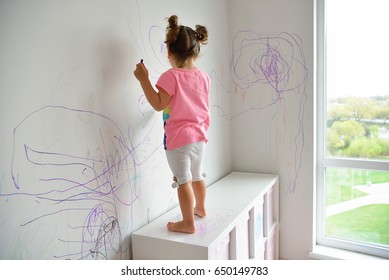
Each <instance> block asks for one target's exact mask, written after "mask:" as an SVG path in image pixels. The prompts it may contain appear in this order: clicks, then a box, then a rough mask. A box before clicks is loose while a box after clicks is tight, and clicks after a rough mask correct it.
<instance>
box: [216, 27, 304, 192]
mask: <svg viewBox="0 0 389 280" xmlns="http://www.w3.org/2000/svg"><path fill="white" fill-rule="evenodd" d="M230 71H231V75H232V80H233V83H234V84H235V85H236V86H237V87H238V88H239V89H241V90H245V89H248V88H251V87H253V86H254V85H258V84H263V85H269V86H270V87H271V89H272V92H273V94H274V96H273V98H272V99H270V100H268V101H267V103H263V102H262V103H261V105H260V106H256V105H252V106H251V107H249V108H246V109H244V110H242V111H240V112H238V113H235V115H234V116H232V117H231V118H230V120H233V119H234V118H237V117H239V116H241V115H243V114H245V113H247V112H249V111H253V110H262V109H265V108H268V107H270V106H273V105H276V104H278V103H280V102H281V101H282V100H283V99H284V98H285V95H286V94H294V95H295V96H296V98H299V111H298V115H297V121H298V131H297V132H296V134H295V136H294V151H293V153H294V164H293V167H292V168H293V170H292V171H291V173H292V174H293V175H292V176H293V178H292V180H291V183H290V184H289V186H288V193H293V192H294V190H295V188H296V181H297V177H298V174H299V171H300V168H301V163H302V152H303V148H304V112H305V103H306V100H307V94H306V86H307V76H308V69H307V66H306V62H305V57H304V52H303V48H302V40H301V38H300V37H299V36H298V35H296V34H291V33H287V32H281V33H276V34H261V33H257V32H255V31H252V30H243V31H239V32H237V33H236V34H235V36H234V37H233V40H232V55H231V63H230ZM257 94H261V92H259V91H258V92H257ZM219 110H222V109H220V108H219Z"/></svg>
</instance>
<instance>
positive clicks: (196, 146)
mask: <svg viewBox="0 0 389 280" xmlns="http://www.w3.org/2000/svg"><path fill="white" fill-rule="evenodd" d="M205 146H206V144H205V142H204V141H200V142H196V143H192V144H189V145H186V146H183V147H180V148H177V149H175V150H166V151H165V152H166V158H167V161H168V163H169V166H170V169H171V170H172V172H173V175H174V177H176V179H177V184H178V185H182V184H185V183H187V182H189V181H190V180H192V181H194V182H196V181H201V180H203V179H204V175H203V172H202V162H203V158H204V154H205Z"/></svg>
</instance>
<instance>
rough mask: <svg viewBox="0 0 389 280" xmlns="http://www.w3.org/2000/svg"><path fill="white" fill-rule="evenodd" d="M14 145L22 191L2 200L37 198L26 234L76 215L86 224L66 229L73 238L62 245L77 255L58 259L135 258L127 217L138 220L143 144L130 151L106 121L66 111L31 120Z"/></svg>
mask: <svg viewBox="0 0 389 280" xmlns="http://www.w3.org/2000/svg"><path fill="white" fill-rule="evenodd" d="M31 131H35V132H36V134H31ZM13 137H14V139H13V144H14V145H13V153H12V163H11V165H12V166H11V176H12V181H13V184H14V187H15V191H14V192H11V193H8V194H6V193H2V194H0V196H3V197H13V196H19V197H21V196H23V197H31V200H34V201H35V202H36V203H37V206H36V207H38V208H39V207H41V210H40V211H33V213H37V214H36V215H32V216H30V218H28V219H27V220H25V221H23V222H22V223H21V224H20V226H21V227H27V226H30V225H32V224H37V225H38V224H41V223H45V220H47V221H51V222H52V221H53V219H54V220H57V219H58V220H60V219H63V218H64V217H65V218H66V214H67V213H69V214H70V213H75V212H77V216H78V217H79V219H71V220H69V222H68V223H67V224H66V230H65V232H67V233H68V234H67V235H68V237H61V238H59V239H58V240H59V241H60V242H62V243H67V244H69V245H72V246H71V248H78V249H74V251H73V252H66V253H64V254H57V255H55V256H54V257H55V258H62V259H74V258H76V259H109V258H123V256H125V255H126V254H128V251H129V248H128V246H129V244H125V243H124V237H123V234H122V230H123V226H124V225H122V224H121V221H122V220H124V219H122V218H123V217H121V216H120V215H123V213H125V215H130V216H131V215H132V207H131V206H132V205H133V203H134V202H135V201H136V200H137V199H138V198H139V196H140V195H141V188H140V187H139V184H137V182H136V180H134V178H136V176H137V175H138V174H139V166H140V165H141V164H142V162H140V161H139V159H138V158H137V156H136V154H135V150H136V148H137V147H138V146H140V145H142V143H138V144H137V145H132V143H131V141H129V142H130V144H127V142H128V141H125V139H126V138H125V136H124V134H123V133H122V131H121V129H120V128H119V127H118V125H116V124H115V122H114V121H113V120H112V119H110V118H108V117H107V116H104V115H102V114H99V113H95V112H92V111H86V110H79V109H73V108H67V107H63V106H45V107H42V108H40V109H38V110H36V111H34V112H32V113H30V114H29V115H27V116H26V117H25V118H24V119H23V120H22V121H21V122H20V123H19V124H18V125H17V127H16V128H15V129H14V130H13ZM130 222H131V221H130ZM127 226H128V225H127ZM130 227H131V225H130ZM127 231H128V230H127ZM75 244H76V246H75V247H74V245H75ZM65 247H66V246H65Z"/></svg>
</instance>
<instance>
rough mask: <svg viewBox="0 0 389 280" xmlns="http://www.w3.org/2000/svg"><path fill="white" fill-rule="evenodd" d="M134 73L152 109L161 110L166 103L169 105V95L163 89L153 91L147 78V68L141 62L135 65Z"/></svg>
mask: <svg viewBox="0 0 389 280" xmlns="http://www.w3.org/2000/svg"><path fill="white" fill-rule="evenodd" d="M134 75H135V77H136V78H137V79H138V81H139V82H140V85H141V87H142V89H143V92H144V93H145V96H146V98H147V100H148V101H149V103H150V105H151V106H152V107H153V108H154V110H156V111H162V110H163V109H165V108H166V106H167V105H169V103H170V100H171V96H170V95H169V94H168V93H167V92H166V91H164V90H163V89H160V90H159V91H158V92H157V91H155V89H154V88H153V86H152V85H151V82H150V80H149V73H148V71H147V68H146V67H145V66H144V64H143V63H138V64H137V65H136V69H135V71H134Z"/></svg>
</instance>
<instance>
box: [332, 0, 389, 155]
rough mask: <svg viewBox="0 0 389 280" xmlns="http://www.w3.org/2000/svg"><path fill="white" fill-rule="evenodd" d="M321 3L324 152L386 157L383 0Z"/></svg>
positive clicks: (388, 59) (388, 126) (386, 22)
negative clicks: (323, 17)
mask: <svg viewBox="0 0 389 280" xmlns="http://www.w3.org/2000/svg"><path fill="white" fill-rule="evenodd" d="M326 3H327V7H326V28H327V30H326V31H327V33H326V36H327V37H326V48H327V58H326V75H327V83H326V86H327V88H326V93H327V131H326V155H327V156H332V157H348V158H364V159H366V158H368V159H379V160H389V121H388V120H389V84H388V83H387V79H388V70H387V65H388V64H389V52H388V51H387V50H389V40H387V36H386V35H385V34H387V27H388V26H389V17H388V16H387V11H388V9H389V2H388V1H383V0H369V1H363V0H342V1H334V0H328V1H326ZM345 15H347V18H345Z"/></svg>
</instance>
